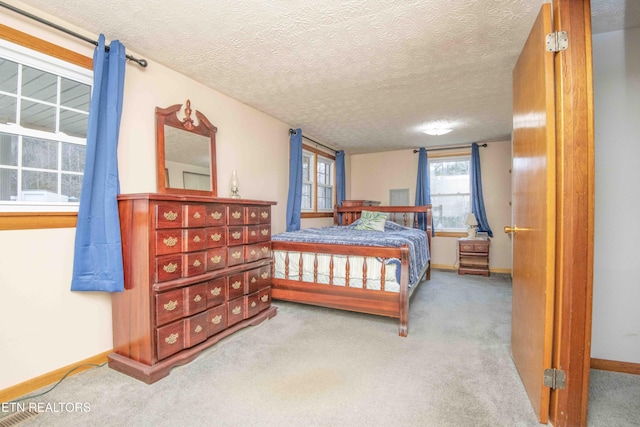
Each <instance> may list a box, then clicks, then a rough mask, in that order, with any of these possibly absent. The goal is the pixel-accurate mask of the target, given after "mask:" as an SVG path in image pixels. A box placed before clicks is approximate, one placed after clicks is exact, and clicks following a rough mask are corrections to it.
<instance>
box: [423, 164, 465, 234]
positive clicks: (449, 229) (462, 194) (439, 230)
mask: <svg viewBox="0 0 640 427" xmlns="http://www.w3.org/2000/svg"><path fill="white" fill-rule="evenodd" d="M463 160H468V161H469V166H471V154H469V153H464V154H451V155H443V156H437V157H433V158H429V159H428V162H427V163H428V165H427V166H428V169H429V174H431V163H439V162H446V161H463ZM430 187H431V188H430V192H431V197H432V198H433V196H434V193H433V186H432V185H430ZM435 195H436V196H441V197H442V196H445V197H446V196H469V205H471V204H472V202H473V201H472V200H471V175H469V192H468V193H438V194H435ZM434 227H435V225H434ZM434 231H435V232H436V233H437V232H441V233H447V232H452V233H456V232H467V228H465V227H461V228H435V229H434Z"/></svg>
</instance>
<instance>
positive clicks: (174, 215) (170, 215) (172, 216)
mask: <svg viewBox="0 0 640 427" xmlns="http://www.w3.org/2000/svg"><path fill="white" fill-rule="evenodd" d="M163 216H164V219H166V220H167V221H175V220H176V218H178V214H177V213H176V212H172V211H169V212H165V213H164V214H163Z"/></svg>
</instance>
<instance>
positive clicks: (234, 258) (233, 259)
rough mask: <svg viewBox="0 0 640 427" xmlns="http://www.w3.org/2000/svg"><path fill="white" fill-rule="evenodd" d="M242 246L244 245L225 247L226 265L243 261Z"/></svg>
mask: <svg viewBox="0 0 640 427" xmlns="http://www.w3.org/2000/svg"><path fill="white" fill-rule="evenodd" d="M244 248H245V247H244V246H232V247H230V248H227V265H228V266H229V267H231V266H233V265H239V264H242V263H244V262H245V260H244Z"/></svg>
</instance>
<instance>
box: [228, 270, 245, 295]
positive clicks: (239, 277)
mask: <svg viewBox="0 0 640 427" xmlns="http://www.w3.org/2000/svg"><path fill="white" fill-rule="evenodd" d="M245 280H246V277H245V274H244V273H238V274H233V275H231V276H229V280H228V282H229V285H228V286H227V298H229V299H230V300H231V299H234V298H238V297H241V296H242V295H244V294H246V293H247V285H246V281H245Z"/></svg>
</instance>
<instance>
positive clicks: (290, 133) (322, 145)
mask: <svg viewBox="0 0 640 427" xmlns="http://www.w3.org/2000/svg"><path fill="white" fill-rule="evenodd" d="M294 133H296V131H295V130H293V129H289V135H293V134H294ZM302 137H303V138H304V139H306V140H307V141H311V142H313V143H314V144H317V145H319V146H321V147H324V148H326V149H327V150H329V151H333V152H334V153H337V151H336V150H335V149H333V148H331V147H327V146H326V145H324V144H320V143H319V142H318V141H314V140H313V139H311V138H307V137H306V136H304V135H302Z"/></svg>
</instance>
